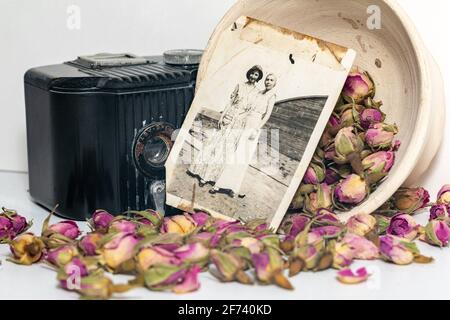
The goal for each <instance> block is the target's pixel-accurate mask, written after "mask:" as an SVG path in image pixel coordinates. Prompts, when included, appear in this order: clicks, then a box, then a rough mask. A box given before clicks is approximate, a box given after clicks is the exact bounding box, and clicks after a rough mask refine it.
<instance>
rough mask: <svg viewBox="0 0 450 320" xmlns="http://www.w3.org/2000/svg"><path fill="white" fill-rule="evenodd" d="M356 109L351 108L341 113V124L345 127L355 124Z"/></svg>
mask: <svg viewBox="0 0 450 320" xmlns="http://www.w3.org/2000/svg"><path fill="white" fill-rule="evenodd" d="M355 122H356V121H355V111H354V109H353V108H349V109H347V110H345V111H344V112H342V114H341V124H342V126H343V127H350V126H352V125H354V124H355Z"/></svg>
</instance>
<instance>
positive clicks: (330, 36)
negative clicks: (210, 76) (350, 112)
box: [199, 0, 422, 211]
mask: <svg viewBox="0 0 450 320" xmlns="http://www.w3.org/2000/svg"><path fill="white" fill-rule="evenodd" d="M390 2H391V1H382V0H316V1H312V0H247V1H240V2H238V3H237V4H236V5H235V6H234V7H233V8H232V9H231V10H230V11H229V12H228V14H227V15H226V16H225V17H224V19H223V20H222V22H221V23H220V24H219V26H218V27H217V29H216V32H215V35H217V34H218V33H220V31H221V30H223V28H227V27H228V26H229V25H231V23H232V22H233V21H234V20H235V19H237V18H238V17H239V16H242V15H247V16H250V17H253V18H256V19H260V20H263V21H267V22H270V23H272V24H275V25H279V26H282V27H286V28H289V29H292V30H295V31H298V32H301V33H304V34H308V35H311V36H315V37H319V38H321V39H324V40H327V41H329V42H333V43H337V44H340V45H344V46H347V47H349V48H352V49H354V50H355V51H356V52H357V53H358V56H357V60H356V65H358V66H360V67H361V68H363V69H365V70H367V71H369V72H370V74H371V75H372V76H373V78H374V81H375V83H376V86H377V93H376V98H377V99H381V100H382V101H383V102H384V107H383V110H384V111H385V112H386V114H387V122H390V123H391V122H395V123H396V124H397V125H398V126H399V128H400V134H399V136H398V137H399V139H400V140H401V141H402V147H401V149H400V151H399V153H398V157H397V163H396V166H395V167H394V168H393V170H392V172H391V175H390V176H389V178H388V181H386V182H385V184H388V185H390V188H389V189H390V191H392V190H395V189H397V188H398V187H399V186H400V185H401V184H402V183H403V182H404V180H405V179H406V177H407V175H406V176H404V177H402V178H403V181H398V180H399V179H398V176H399V175H397V177H396V174H395V172H398V171H399V170H403V168H402V163H403V160H405V161H417V160H416V159H405V155H408V149H409V148H410V146H411V140H412V138H413V133H414V131H415V129H416V126H417V122H418V117H419V113H420V110H419V107H420V103H421V94H422V93H421V82H422V79H421V77H422V74H421V69H420V65H419V59H418V56H417V52H416V50H415V47H414V44H413V43H412V40H411V38H410V35H409V33H408V31H407V29H406V27H405V25H404V23H403V22H402V19H401V18H400V16H399V13H398V12H396V11H394V10H393V9H392V6H391V5H389V4H388V3H390ZM371 5H376V6H377V7H371V8H375V10H378V9H379V13H380V18H381V28H380V29H374V30H371V29H369V28H368V26H367V21H368V19H370V18H372V17H373V16H372V14H371V13H368V8H369V6H371ZM400 15H401V14H400ZM215 35H213V37H212V38H211V42H210V44H209V46H208V48H207V50H206V52H205V55H204V58H203V61H202V65H201V68H200V72H199V80H201V77H202V69H204V68H205V67H206V65H207V61H208V54H210V53H211V52H212V49H213V48H214V42H215V39H216V37H215ZM408 156H409V155H408ZM411 169H412V167H411ZM407 174H409V173H407ZM392 187H394V188H392ZM380 189H383V188H380ZM391 194H392V192H391ZM389 196H390V195H387V196H386V191H385V192H382V191H380V190H378V191H377V192H375V193H374V194H373V195H372V196H371V198H370V201H369V202H371V204H372V205H371V208H370V209H369V208H367V206H366V208H365V209H366V210H364V211H369V210H370V211H372V210H375V209H376V206H379V205H381V204H382V203H383V202H384V201H385V200H387V198H388V197H389ZM374 206H375V207H374ZM356 210H358V209H356Z"/></svg>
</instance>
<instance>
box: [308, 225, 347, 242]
mask: <svg viewBox="0 0 450 320" xmlns="http://www.w3.org/2000/svg"><path fill="white" fill-rule="evenodd" d="M342 231H343V230H342V227H339V226H324V227H318V228H314V229H312V231H311V232H310V233H309V234H308V243H309V244H313V243H315V242H317V241H320V240H323V239H334V238H337V237H339V236H340V235H341V233H342Z"/></svg>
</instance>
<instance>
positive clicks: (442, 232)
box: [423, 220, 450, 247]
mask: <svg viewBox="0 0 450 320" xmlns="http://www.w3.org/2000/svg"><path fill="white" fill-rule="evenodd" d="M423 240H424V241H426V242H427V243H429V244H431V245H435V246H438V247H446V246H448V243H449V241H450V228H449V227H448V225H447V223H446V222H445V221H441V220H432V221H430V222H429V223H428V225H427V226H426V227H425V235H424V239H423Z"/></svg>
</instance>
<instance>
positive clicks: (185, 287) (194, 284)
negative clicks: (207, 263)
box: [172, 265, 202, 294]
mask: <svg viewBox="0 0 450 320" xmlns="http://www.w3.org/2000/svg"><path fill="white" fill-rule="evenodd" d="M201 271H202V269H201V268H200V267H199V266H197V265H194V266H192V267H191V268H190V269H189V270H188V271H187V272H186V274H185V276H184V279H183V281H182V282H181V283H179V284H177V285H176V286H175V287H174V288H173V289H172V291H173V292H175V293H177V294H184V293H189V292H194V291H197V290H198V289H200V281H199V280H198V275H199V274H200V272H201Z"/></svg>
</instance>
